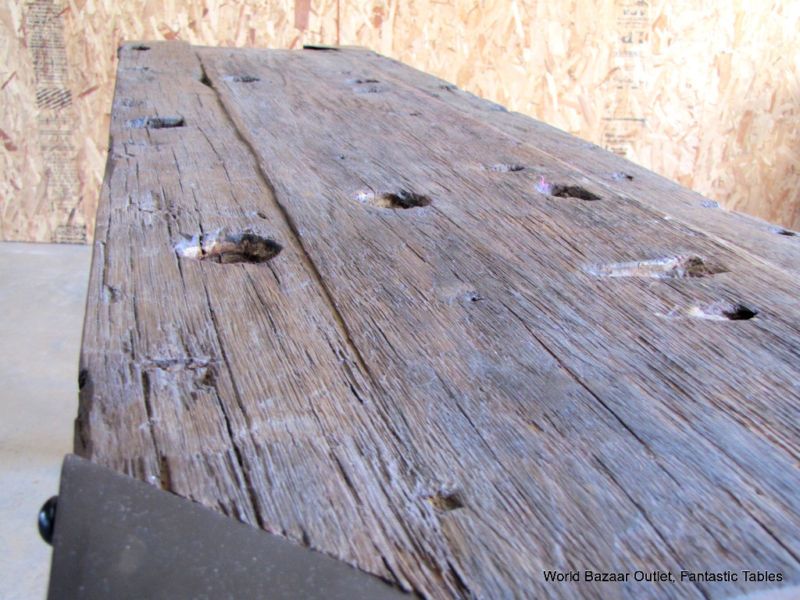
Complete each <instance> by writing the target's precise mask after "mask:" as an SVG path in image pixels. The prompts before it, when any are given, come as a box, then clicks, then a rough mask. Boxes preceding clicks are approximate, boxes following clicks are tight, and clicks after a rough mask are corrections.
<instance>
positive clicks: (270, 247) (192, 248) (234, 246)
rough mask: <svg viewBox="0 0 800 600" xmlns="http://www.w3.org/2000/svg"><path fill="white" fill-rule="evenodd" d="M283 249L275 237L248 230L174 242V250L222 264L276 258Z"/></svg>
mask: <svg viewBox="0 0 800 600" xmlns="http://www.w3.org/2000/svg"><path fill="white" fill-rule="evenodd" d="M282 250H283V246H281V245H280V244H279V243H278V242H276V241H275V240H273V239H271V238H268V237H265V236H262V235H259V234H257V233H255V232H253V231H251V230H249V229H248V230H245V231H239V232H234V233H228V232H226V231H224V230H219V231H216V232H213V233H208V234H204V235H200V236H194V237H191V238H186V239H184V240H182V241H181V242H179V243H178V244H176V245H175V251H176V252H177V253H178V255H180V256H182V257H184V258H194V259H197V260H208V261H212V262H217V263H222V264H231V263H264V262H267V261H270V260H272V259H273V258H275V257H276V256H277V255H278V254H280V252H281V251H282Z"/></svg>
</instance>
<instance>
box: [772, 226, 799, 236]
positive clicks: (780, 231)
mask: <svg viewBox="0 0 800 600" xmlns="http://www.w3.org/2000/svg"><path fill="white" fill-rule="evenodd" d="M771 231H772V233H776V234H778V235H783V236H786V237H794V236H796V235H797V233H796V232H794V231H791V230H790V229H784V228H783V227H773V228H772V230H771Z"/></svg>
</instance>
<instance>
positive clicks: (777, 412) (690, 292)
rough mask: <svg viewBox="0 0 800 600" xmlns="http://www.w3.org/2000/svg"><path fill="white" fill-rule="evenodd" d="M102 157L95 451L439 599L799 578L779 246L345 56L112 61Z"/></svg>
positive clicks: (158, 52)
mask: <svg viewBox="0 0 800 600" xmlns="http://www.w3.org/2000/svg"><path fill="white" fill-rule="evenodd" d="M111 131H112V134H111V149H110V153H109V160H108V166H107V170H106V179H105V182H104V185H103V195H102V198H101V203H100V211H99V213H98V226H97V230H96V237H95V252H94V259H93V267H92V277H91V282H90V293H89V298H90V300H89V305H88V307H87V320H86V326H85V332H84V343H83V349H82V357H81V371H80V384H81V410H80V414H79V417H78V420H77V423H76V447H77V450H78V451H79V452H80V453H81V454H83V455H84V456H87V457H89V458H90V459H92V460H93V461H96V462H98V463H101V464H104V465H107V466H110V467H112V468H115V469H117V470H119V471H121V472H125V473H128V474H130V475H132V476H135V477H138V478H141V479H144V480H146V481H149V482H150V483H152V484H153V485H157V486H160V487H162V488H164V489H168V490H171V491H173V492H175V493H176V494H178V495H181V496H184V497H187V498H191V499H193V500H196V501H198V502H201V503H203V504H205V505H207V506H209V507H211V508H214V509H216V510H219V511H221V512H223V513H224V514H227V515H230V516H232V517H234V518H237V519H240V520H243V521H245V522H248V523H250V524H252V525H254V526H256V527H260V528H262V529H265V530H267V531H271V532H274V533H279V534H282V535H285V536H287V537H288V538H290V539H292V540H294V541H296V542H297V543H300V544H304V545H308V546H311V547H313V548H316V549H318V550H321V551H323V552H326V553H328V554H331V555H333V556H335V557H337V558H340V559H342V560H345V561H347V562H349V563H351V564H353V565H356V566H358V567H360V568H362V569H364V570H366V571H369V572H371V573H374V574H376V575H379V576H381V577H383V578H385V579H387V580H389V581H393V582H395V583H396V584H397V585H399V586H400V587H402V588H404V589H407V590H413V591H416V592H417V593H419V594H421V595H423V596H426V597H433V598H439V597H454V596H455V597H482V598H496V597H513V596H524V595H526V594H533V595H535V596H537V597H540V596H541V597H564V598H568V597H576V596H578V597H587V598H588V597H598V596H603V597H609V596H615V597H616V596H619V597H625V598H648V597H653V598H656V597H657V598H663V597H670V598H687V597H697V598H704V597H706V598H708V597H710V598H723V597H728V596H731V595H734V594H737V593H744V592H752V591H757V590H763V589H768V588H769V587H770V586H774V585H775V584H774V583H767V582H761V583H750V582H745V581H742V580H739V581H736V582H734V581H727V582H717V583H707V582H695V583H683V584H673V585H661V584H646V583H636V582H633V581H630V582H627V583H623V584H616V583H604V582H588V583H581V584H580V585H575V584H560V585H553V584H548V583H547V582H546V581H545V580H544V577H543V571H545V570H549V569H558V570H571V569H581V570H582V569H593V570H595V571H621V570H630V571H633V570H635V569H640V570H643V571H646V572H652V571H671V572H673V573H676V574H677V573H679V572H680V571H681V570H688V571H705V570H713V571H725V570H741V569H751V570H770V571H773V572H780V573H781V574H782V577H783V584H784V585H786V584H790V583H798V580H799V578H800V568H798V553H800V535H798V533H799V532H800V506H798V495H797V490H798V483H800V473H798V470H797V460H798V418H797V417H798V400H800V389H798V384H797V381H798V380H799V379H798V365H800V362H798V355H799V354H800V343H798V342H799V341H800V337H799V334H800V322H799V321H798V315H800V312H798V300H797V291H798V290H797V279H796V273H795V272H794V265H793V264H792V256H793V254H792V253H793V252H796V250H795V249H792V248H793V247H788V246H786V247H784V246H779V244H790V243H793V242H794V240H792V239H788V236H777V235H774V234H771V235H769V236H766V237H763V238H762V237H760V236H762V234H764V231H763V227H761V225H760V224H759V223H758V222H755V221H754V220H753V221H751V220H748V219H736V218H731V217H730V216H729V215H727V214H726V213H724V212H722V211H718V210H710V209H704V208H703V207H702V206H700V207H699V208H698V207H697V206H696V201H697V198H696V197H695V196H694V195H692V194H691V193H690V192H688V191H686V190H682V189H680V188H678V187H677V186H674V184H669V183H667V182H664V181H663V180H662V179H661V178H659V177H657V176H655V175H653V174H651V173H648V172H647V171H645V170H644V169H636V170H635V171H633V170H631V167H630V165H628V164H626V163H624V162H620V161H621V159H620V158H619V157H614V156H613V155H610V154H608V153H606V152H604V151H602V150H600V149H597V148H593V147H588V146H586V145H585V144H583V143H580V142H577V141H575V140H574V139H571V138H568V137H565V136H563V134H560V133H556V132H552V131H551V130H549V129H548V128H546V127H544V126H542V125H541V124H539V123H536V122H534V121H533V120H531V119H529V118H526V117H521V116H519V115H509V114H508V113H506V112H503V111H500V110H496V107H493V106H491V105H489V104H487V103H486V102H484V101H480V100H477V99H475V98H473V97H471V96H469V95H468V94H466V93H464V92H462V91H460V90H458V89H455V88H454V87H453V86H451V85H449V84H443V83H442V82H441V81H439V80H437V79H435V78H433V77H427V76H424V75H422V74H420V73H419V72H416V71H413V70H411V69H408V68H405V67H403V66H401V65H398V64H397V63H394V62H392V61H389V60H387V59H385V58H383V57H381V56H379V55H376V54H374V53H372V52H368V51H364V50H360V49H357V48H339V49H308V50H298V51H289V50H271V51H264V50H244V49H239V50H227V49H219V48H216V49H215V48H204V47H192V46H189V45H186V44H182V43H177V42H171V43H156V42H143V43H131V44H128V45H126V46H124V47H123V48H122V49H121V51H120V69H119V72H118V80H117V89H116V93H115V100H114V109H113V119H112V125H111ZM622 167H624V168H625V171H619V169H621V168H622ZM629 171H630V172H629ZM618 172H622V173H623V176H616V177H612V175H613V174H614V173H618ZM624 175H632V176H633V177H634V179H633V180H631V179H629V178H628V177H626V176H624ZM695 210H700V211H703V212H702V213H700V214H702V215H704V216H703V218H702V219H699V218H697V214H698V213H696V212H695ZM706 215H707V216H706ZM784 238H787V239H784ZM762 241H763V243H764V244H766V246H767V247H766V248H761V247H760V246H759V243H761V242H762ZM770 248H776V249H778V248H780V249H781V250H780V251H775V252H772V251H770ZM786 248H789V249H786Z"/></svg>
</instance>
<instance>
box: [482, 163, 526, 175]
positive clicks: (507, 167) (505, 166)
mask: <svg viewBox="0 0 800 600" xmlns="http://www.w3.org/2000/svg"><path fill="white" fill-rule="evenodd" d="M486 170H487V171H491V172H492V173H518V172H519V171H524V170H525V167H524V166H523V165H518V164H515V163H497V164H494V165H489V166H488V167H486Z"/></svg>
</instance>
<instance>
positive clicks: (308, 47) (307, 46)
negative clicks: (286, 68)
mask: <svg viewBox="0 0 800 600" xmlns="http://www.w3.org/2000/svg"><path fill="white" fill-rule="evenodd" d="M303 50H320V51H327V52H338V51H339V49H338V48H334V47H333V46H319V45H316V44H303Z"/></svg>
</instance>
